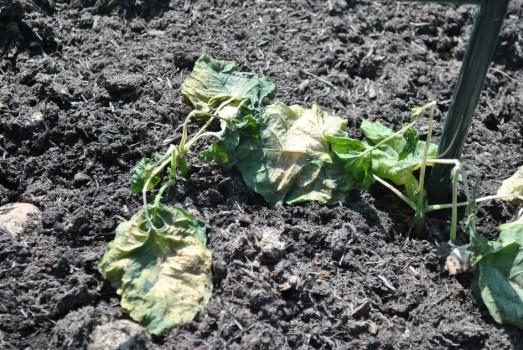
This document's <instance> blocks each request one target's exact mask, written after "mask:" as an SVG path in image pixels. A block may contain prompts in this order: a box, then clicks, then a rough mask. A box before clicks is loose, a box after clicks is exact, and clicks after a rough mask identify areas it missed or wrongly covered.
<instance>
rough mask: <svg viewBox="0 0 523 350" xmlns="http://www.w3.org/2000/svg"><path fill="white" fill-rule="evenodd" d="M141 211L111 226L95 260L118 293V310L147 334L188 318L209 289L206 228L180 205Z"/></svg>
mask: <svg viewBox="0 0 523 350" xmlns="http://www.w3.org/2000/svg"><path fill="white" fill-rule="evenodd" d="M151 215H153V217H154V223H155V227H156V228H150V225H149V223H148V222H147V220H146V218H145V215H144V211H143V209H142V210H140V211H139V212H138V213H137V214H136V215H134V216H133V217H132V218H131V220H129V221H126V222H123V223H121V224H120V225H119V226H118V227H117V229H116V237H115V239H114V241H112V242H111V243H109V245H108V246H107V248H106V252H105V255H104V256H103V258H102V259H101V261H100V262H99V264H98V268H99V270H100V272H101V273H102V275H103V276H104V277H105V278H106V279H108V280H109V281H110V282H111V283H112V284H113V286H114V287H115V288H117V293H118V294H119V295H121V297H122V299H121V305H122V308H124V309H125V310H127V311H128V312H129V314H130V316H131V317H132V318H133V319H134V320H135V321H137V322H139V323H141V324H142V325H144V326H145V327H146V328H147V329H148V330H149V331H150V332H151V333H153V334H160V333H162V332H163V331H166V330H169V329H171V328H174V327H176V326H178V325H180V324H183V323H185V322H188V321H191V320H192V319H193V318H194V316H195V315H196V313H198V312H199V311H200V310H202V309H203V307H205V305H206V304H207V303H208V301H209V298H210V296H211V291H212V279H211V259H212V256H211V252H210V251H209V250H208V249H207V247H206V235H205V226H204V224H203V222H201V221H199V220H197V219H195V218H194V217H193V216H192V215H191V214H189V213H188V212H187V211H185V210H183V209H181V208H170V207H167V206H164V205H159V207H157V208H155V209H152V211H151Z"/></svg>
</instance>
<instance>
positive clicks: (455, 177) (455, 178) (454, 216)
mask: <svg viewBox="0 0 523 350" xmlns="http://www.w3.org/2000/svg"><path fill="white" fill-rule="evenodd" d="M460 173H461V167H458V166H456V167H454V169H453V170H452V213H451V219H450V241H451V242H454V241H455V240H456V238H457V231H458V182H459V175H460Z"/></svg>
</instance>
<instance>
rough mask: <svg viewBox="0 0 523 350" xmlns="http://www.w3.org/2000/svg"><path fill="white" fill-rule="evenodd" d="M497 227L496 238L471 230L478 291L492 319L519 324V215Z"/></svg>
mask: <svg viewBox="0 0 523 350" xmlns="http://www.w3.org/2000/svg"><path fill="white" fill-rule="evenodd" d="M500 231H501V233H500V237H499V239H498V240H496V241H487V240H486V239H484V238H483V237H481V236H479V235H478V234H477V233H475V232H474V231H473V230H472V232H471V245H470V250H471V252H472V261H473V263H475V264H477V265H478V266H479V272H478V278H477V287H478V292H479V295H480V296H481V299H482V300H483V302H484V303H485V305H486V306H487V309H488V310H489V312H490V315H491V316H492V318H493V319H494V320H495V321H496V322H498V323H501V324H510V325H513V326H516V327H519V328H523V218H520V219H519V220H517V221H515V222H511V223H508V224H504V225H501V226H500Z"/></svg>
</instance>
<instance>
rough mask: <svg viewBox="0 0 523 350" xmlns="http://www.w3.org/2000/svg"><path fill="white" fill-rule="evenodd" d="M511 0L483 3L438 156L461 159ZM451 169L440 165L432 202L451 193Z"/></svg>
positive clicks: (484, 0)
mask: <svg viewBox="0 0 523 350" xmlns="http://www.w3.org/2000/svg"><path fill="white" fill-rule="evenodd" d="M509 1H510V0H482V1H481V2H480V8H479V10H478V12H477V15H476V22H475V23H474V27H473V30H472V35H471V38H470V41H469V44H468V47H467V51H466V54H465V58H464V61H463V66H462V67H461V72H460V74H459V78H458V81H457V83H456V87H455V89H454V93H453V96H452V102H451V105H450V109H449V111H448V114H447V117H446V119H445V126H444V128H443V134H442V136H441V140H440V144H439V149H438V154H439V157H440V158H458V159H459V158H460V156H461V152H462V150H463V146H464V143H465V139H466V135H467V132H468V129H469V127H470V124H471V123H472V116H473V113H474V110H475V108H476V105H477V103H478V100H479V96H480V93H481V88H482V86H483V82H484V81H485V77H486V75H487V70H488V67H489V65H490V62H491V61H492V58H493V56H494V52H495V49H496V46H497V42H498V40H497V39H498V36H499V33H500V31H501V26H502V24H503V19H504V17H505V14H506V12H507V8H508V3H509ZM450 171H451V167H450V166H445V165H437V166H435V167H434V168H433V169H432V172H431V174H430V177H429V179H428V182H427V186H428V189H429V191H428V193H429V200H430V201H431V202H432V203H436V202H438V203H440V202H441V203H442V202H446V201H447V200H448V198H449V194H450V183H451V179H450Z"/></svg>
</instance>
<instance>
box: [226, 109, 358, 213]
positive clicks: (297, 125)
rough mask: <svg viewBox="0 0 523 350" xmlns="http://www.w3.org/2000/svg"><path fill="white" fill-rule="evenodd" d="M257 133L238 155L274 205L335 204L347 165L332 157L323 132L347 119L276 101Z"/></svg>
mask: <svg viewBox="0 0 523 350" xmlns="http://www.w3.org/2000/svg"><path fill="white" fill-rule="evenodd" d="M262 119H263V120H262V127H261V128H260V130H259V134H257V135H253V136H252V137H244V138H242V140H241V142H240V143H239V145H238V147H237V149H236V151H235V152H234V157H235V159H236V166H237V168H238V169H239V171H240V173H241V174H242V176H243V179H244V181H245V183H246V184H247V185H248V186H249V187H250V188H252V189H253V190H254V191H256V192H257V193H259V194H261V195H262V196H263V197H264V198H265V200H266V201H267V202H269V203H271V204H275V203H282V202H284V203H290V204H292V203H297V202H303V201H318V202H321V203H326V202H331V201H333V200H336V199H340V198H343V196H344V195H345V194H346V191H347V190H348V187H349V184H348V181H347V179H346V177H345V176H344V175H345V172H344V169H343V164H342V163H341V162H339V160H337V159H334V157H333V154H331V152H330V145H329V142H328V141H327V139H326V138H325V136H324V135H325V134H335V133H337V132H339V131H340V130H342V129H343V128H344V127H345V121H344V120H343V119H341V118H339V117H336V116H333V115H330V114H328V113H326V112H324V111H322V110H321V109H320V108H319V107H318V106H313V107H312V108H310V109H306V108H303V107H301V106H297V105H294V106H290V107H289V106H286V105H284V104H283V103H275V104H272V105H270V106H267V108H266V109H265V112H264V114H263V118H262Z"/></svg>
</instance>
